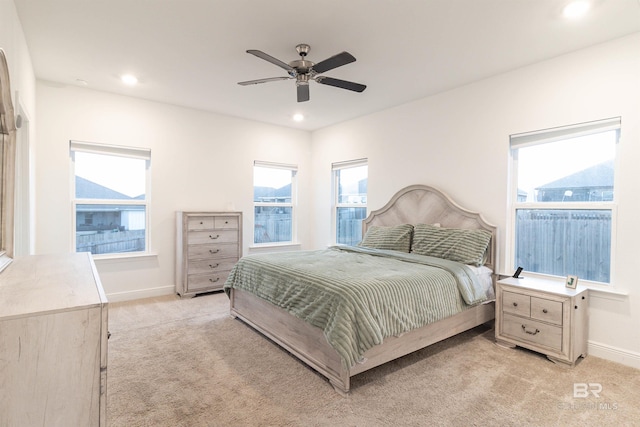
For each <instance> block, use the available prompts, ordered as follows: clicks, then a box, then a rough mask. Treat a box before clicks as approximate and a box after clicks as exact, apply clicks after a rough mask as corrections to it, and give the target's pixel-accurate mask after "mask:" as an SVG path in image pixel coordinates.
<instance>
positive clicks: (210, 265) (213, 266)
mask: <svg viewBox="0 0 640 427" xmlns="http://www.w3.org/2000/svg"><path fill="white" fill-rule="evenodd" d="M219 265H220V264H216V265H213V264H209V268H216V267H218V266H219Z"/></svg>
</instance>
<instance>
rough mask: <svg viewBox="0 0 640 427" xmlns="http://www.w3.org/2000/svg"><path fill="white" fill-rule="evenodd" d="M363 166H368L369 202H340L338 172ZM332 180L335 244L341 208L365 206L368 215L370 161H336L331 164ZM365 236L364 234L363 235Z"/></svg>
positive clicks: (332, 225)
mask: <svg viewBox="0 0 640 427" xmlns="http://www.w3.org/2000/svg"><path fill="white" fill-rule="evenodd" d="M361 166H367V203H364V204H362V203H340V202H339V200H338V198H339V196H340V189H339V179H338V172H339V171H341V170H344V169H350V168H356V167H361ZM331 182H332V186H331V188H332V194H331V199H332V207H331V229H332V236H333V238H332V241H333V244H338V210H339V209H341V208H364V209H365V218H366V217H367V215H368V213H369V212H368V202H369V198H368V195H369V194H368V193H369V161H368V159H367V158H361V159H354V160H346V161H341V162H334V163H332V164H331ZM363 237H364V236H363Z"/></svg>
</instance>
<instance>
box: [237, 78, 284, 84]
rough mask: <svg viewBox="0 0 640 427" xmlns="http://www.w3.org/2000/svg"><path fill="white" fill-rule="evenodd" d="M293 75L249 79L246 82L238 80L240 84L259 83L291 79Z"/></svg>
mask: <svg viewBox="0 0 640 427" xmlns="http://www.w3.org/2000/svg"><path fill="white" fill-rule="evenodd" d="M292 78H293V77H268V78H266V79H257V80H247V81H246V82H238V84H239V85H240V86H249V85H257V84H260V83H267V82H276V81H278V80H289V79H292Z"/></svg>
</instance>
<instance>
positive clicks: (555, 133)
mask: <svg viewBox="0 0 640 427" xmlns="http://www.w3.org/2000/svg"><path fill="white" fill-rule="evenodd" d="M619 135H620V118H614V119H608V120H601V121H597V122H589V123H583V124H579V125H574V126H566V127H562V128H554V129H549V130H543V131H538V132H530V133H525V134H518V135H511V138H510V143H511V156H512V162H513V164H512V166H513V167H512V182H513V185H512V194H511V200H512V204H511V205H512V215H513V224H514V239H513V245H514V252H513V253H514V263H515V266H521V267H523V268H524V270H525V271H529V272H534V273H540V274H547V275H552V276H561V277H564V276H567V275H575V276H578V277H579V278H580V279H581V280H588V281H594V282H602V283H610V281H611V258H612V257H611V248H612V247H613V238H614V234H613V230H614V226H615V224H614V222H615V207H616V205H615V199H616V196H615V163H616V162H615V160H616V151H617V143H618V140H619Z"/></svg>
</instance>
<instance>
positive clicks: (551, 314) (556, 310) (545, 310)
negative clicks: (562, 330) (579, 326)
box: [531, 297, 562, 325]
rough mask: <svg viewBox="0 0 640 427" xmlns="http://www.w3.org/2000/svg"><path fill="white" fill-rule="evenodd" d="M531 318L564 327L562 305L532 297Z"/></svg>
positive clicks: (557, 302) (558, 302)
mask: <svg viewBox="0 0 640 427" xmlns="http://www.w3.org/2000/svg"><path fill="white" fill-rule="evenodd" d="M531 318H532V319H537V320H542V321H545V322H549V323H553V324H555V325H562V303H561V302H560V301H551V300H548V299H544V298H537V297H531Z"/></svg>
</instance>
